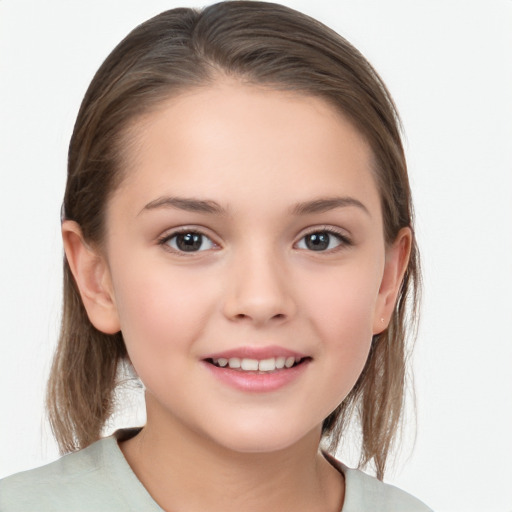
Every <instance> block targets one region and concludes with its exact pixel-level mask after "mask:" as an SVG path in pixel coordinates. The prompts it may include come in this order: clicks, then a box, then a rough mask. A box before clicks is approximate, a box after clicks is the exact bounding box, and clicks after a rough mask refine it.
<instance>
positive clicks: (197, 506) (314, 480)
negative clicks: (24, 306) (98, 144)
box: [63, 81, 411, 512]
mask: <svg viewBox="0 0 512 512" xmlns="http://www.w3.org/2000/svg"><path fill="white" fill-rule="evenodd" d="M133 134H134V141H133V142H134V143H133V144H130V145H129V149H128V150H127V155H126V156H127V158H126V161H127V162H129V165H128V166H127V169H126V178H125V179H124V181H123V183H122V184H121V186H120V187H119V189H118V190H117V191H115V193H114V194H113V196H112V198H111V200H110V202H109V204H108V210H107V221H106V227H107V230H106V232H107V235H106V239H105V241H104V244H103V246H102V248H101V249H99V248H94V247H91V246H89V245H88V244H87V243H86V242H85V241H84V240H83V238H82V235H81V231H80V228H79V226H77V225H76V224H75V223H73V222H71V221H66V222H64V223H63V237H64V244H65V249H66V254H67V257H68V260H69V262H70V265H71V268H72V271H73V273H74V275H75V278H76V281H77V283H78V286H79V289H80V292H81V295H82V299H83V301H84V304H85V306H86V309H87V311H88V314H89V317H90V319H91V321H92V323H93V324H94V325H95V326H96V327H97V328H98V329H100V330H102V331H104V332H108V333H113V332H117V331H119V330H122V332H123V336H124V339H125V342H126V345H127V349H128V353H129V356H130V359H131V361H132V364H133V366H134V368H135V370H136V372H137V374H138V375H139V377H140V378H141V380H142V381H143V383H144V384H145V386H146V402H147V403H146V406H147V425H146V427H145V428H144V429H143V430H142V432H141V433H140V434H139V435H137V436H136V437H135V438H133V439H131V440H129V441H126V442H124V443H122V445H121V448H122V450H123V453H124V454H125V457H126V458H127V460H128V462H129V463H130V465H131V466H132V468H133V470H134V471H135V473H136V474H137V476H138V477H139V479H140V480H141V481H142V483H143V484H144V485H145V486H146V488H147V489H148V491H149V492H150V494H151V495H152V496H153V498H154V499H155V500H156V501H157V502H158V503H159V504H160V506H161V507H163V508H164V509H166V510H210V511H215V510H223V511H224V512H226V511H230V510H240V509H243V510H246V511H249V512H250V511H253V510H254V511H256V510H294V511H302V510H304V511H306V510H308V511H316V510H318V511H320V510H321V511H324V512H325V511H332V512H335V511H339V510H340V509H341V506H342V503H343V497H344V482H343V477H342V475H340V474H339V473H338V472H337V471H336V470H335V469H334V468H333V467H332V466H331V465H330V464H329V463H328V462H326V460H325V459H324V457H323V456H322V455H321V453H320V452H319V449H318V445H319V441H320V434H321V425H322V421H323V420H324V419H325V418H326V417H327V416H328V415H329V413H331V412H332V411H333V410H334V409H335V408H336V406H337V405H338V404H339V403H340V402H341V401H342V400H343V399H344V398H345V397H346V395H347V394H348V393H349V391H350V389H351V388H352V387H353V385H354V384H355V382H356V380H357V378H358V376H359V375H360V373H361V370H362V369H363V366H364V364H365V361H366V358H367V355H368V351H369V348H370V343H371V339H372V335H373V334H376V333H378V332H381V331H382V330H383V329H384V328H385V327H386V326H387V324H388V322H389V319H390V316H391V314H392V311H393V307H394V304H395V301H396V296H397V293H398V289H399V285H400V282H401V280H402V277H403V273H404V270H405V267H406V264H407V259H408V255H409V249H410V240H411V235H410V231H409V230H408V229H403V230H402V231H400V233H399V235H398V237H397V239H396V241H395V242H394V243H393V245H391V246H386V244H385V241H384V236H383V222H382V214H381V205H380V198H379V193H378V190H377V187H376V185H375V181H374V177H373V175H372V171H371V168H372V153H371V150H370V148H369V147H368V145H367V143H366V142H365V140H364V139H363V138H362V137H361V136H360V135H359V133H358V132H357V131H356V130H355V129H354V128H353V126H352V125H351V124H350V123H349V122H348V121H347V120H346V119H345V118H344V117H343V116H341V115H340V114H339V113H337V112H335V111H334V109H333V108H332V107H331V106H329V105H327V104H326V103H325V102H324V101H323V100H321V99H318V98H313V97H309V96H304V95H298V94H292V93H285V92H278V91H272V90H268V89H263V88H258V87H254V86H247V85H241V84H239V83H236V82H231V81H219V82H218V83H217V84H216V85H215V86H209V87H208V88H201V89H197V90H194V91H191V92H189V93H187V94H183V95H181V96H179V97H177V98H173V99H171V100H169V101H168V102H166V103H165V104H163V105H161V107H160V108H159V109H158V110H157V111H155V112H153V113H150V114H148V115H147V116H146V117H145V118H144V119H142V120H139V121H138V122H137V124H136V126H135V127H134V130H133ZM169 198H181V199H183V198H188V199H190V198H192V199H194V200H202V201H209V202H212V201H214V202H215V203H216V204H217V205H218V206H219V207H220V208H221V209H222V211H221V212H206V211H189V209H183V208H182V206H183V204H184V203H180V204H177V203H176V201H174V202H173V203H172V204H171V202H170V201H169ZM332 198H343V201H341V202H340V201H338V203H337V205H334V204H333V203H329V204H327V203H326V204H324V205H323V206H324V207H323V209H320V211H313V210H314V208H313V207H312V206H311V205H312V204H313V203H314V201H318V200H325V199H332ZM188 204H189V207H190V203H188ZM208 204H210V203H208ZM297 205H302V208H299V207H298V206H297ZM305 205H306V206H307V205H309V208H307V207H305ZM180 206H181V207H180ZM196 209H197V205H196ZM298 210H301V211H298ZM178 228H184V229H185V230H186V231H187V232H198V233H202V234H203V235H204V238H203V245H201V250H198V251H194V252H180V251H179V249H178V246H177V245H176V241H177V239H176V237H174V238H172V237H173V236H174V235H175V234H176V229H178ZM326 231H332V232H334V233H335V234H331V235H328V238H329V246H328V248H327V249H326V250H320V251H315V250H311V249H310V248H308V246H307V244H306V238H305V237H307V235H309V234H311V233H319V232H323V233H325V232H326ZM267 346H278V347H282V348H283V349H288V350H293V351H297V352H299V353H301V354H304V355H306V356H307V357H308V363H307V366H306V367H305V369H304V370H303V371H302V372H301V373H300V375H299V376H298V377H297V378H295V379H293V380H292V381H291V382H289V383H287V384H286V385H284V386H282V387H280V388H279V389H277V390H274V391H271V392H263V393H261V392H250V391H246V390H245V391H244V390H240V389H237V388H233V387H232V386H230V385H227V384H226V383H224V382H222V381H220V380H219V379H218V378H217V377H216V375H215V373H214V372H212V371H210V370H211V367H210V368H209V367H208V365H209V363H206V362H205V358H206V357H207V356H208V355H210V354H212V353H219V352H222V351H226V350H231V349H239V348H240V347H244V348H247V347H249V348H258V347H267Z"/></svg>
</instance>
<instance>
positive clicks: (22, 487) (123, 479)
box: [0, 431, 432, 512]
mask: <svg viewBox="0 0 512 512" xmlns="http://www.w3.org/2000/svg"><path fill="white" fill-rule="evenodd" d="M119 435H123V437H124V436H125V435H126V432H124V433H123V432H122V431H121V432H120V433H119V434H117V438H118V437H119ZM117 438H116V436H111V437H107V438H104V439H101V440H100V441H97V442H96V443H94V444H92V445H91V446H89V447H87V448H85V449H84V450H81V451H79V452H75V453H71V454H69V455H65V456H64V457H62V458H61V459H59V460H57V461H55V462H53V463H51V464H48V465H46V466H43V467H40V468H37V469H32V470H30V471H25V472H23V473H18V474H16V475H13V476H10V477H8V478H5V479H3V480H0V511H1V512H64V511H65V512H163V510H162V509H161V508H160V507H159V506H158V504H157V503H156V502H155V501H154V500H153V498H152V497H151V496H150V494H149V493H148V491H147V490H146V489H145V487H144V486H143V485H142V483H141V482H140V481H139V480H138V478H137V477H136V476H135V474H134V473H133V471H132V470H131V468H130V466H129V464H128V462H127V461H126V459H125V458H124V456H123V453H122V452H121V449H120V448H119V445H118V442H117ZM329 461H330V462H331V464H333V465H334V466H335V467H336V469H338V471H340V472H341V473H343V475H344V476H345V503H344V505H343V509H342V510H341V512H432V511H431V510H430V509H429V508H428V507H426V506H425V505H424V504H423V503H421V502H420V501H419V500H417V499H416V498H414V497H413V496H411V495H410V494H407V493H406V492H404V491H402V490H400V489H398V488H397V487H393V486H391V485H387V484H384V483H383V482H381V481H379V480H377V479H376V478H373V477H370V476H368V475H366V474H365V473H363V472H362V471H359V470H356V469H350V468H347V467H346V466H344V465H343V464H341V463H340V462H338V461H335V460H334V459H332V458H330V457H329Z"/></svg>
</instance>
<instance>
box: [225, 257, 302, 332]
mask: <svg viewBox="0 0 512 512" xmlns="http://www.w3.org/2000/svg"><path fill="white" fill-rule="evenodd" d="M227 279H228V282H227V293H226V295H225V299H224V305H223V310H224V315H225V316H226V317H227V318H228V319H229V320H231V321H244V322H251V323H253V324H255V325H259V326H262V325H266V324H269V323H283V322H286V321H287V320H289V319H290V318H292V317H293V315H294V314H295V312H296V304H295V300H294V297H293V292H292V283H291V282H290V281H291V280H290V279H289V272H288V270H287V268H286V264H285V263H284V262H283V261H282V259H281V258H279V257H278V256H277V255H275V254H272V251H261V250H252V251H247V252H246V253H245V254H240V255H239V256H238V258H237V259H236V261H232V262H231V265H230V271H229V275H228V276H227Z"/></svg>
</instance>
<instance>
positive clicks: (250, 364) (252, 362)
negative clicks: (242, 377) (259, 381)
mask: <svg viewBox="0 0 512 512" xmlns="http://www.w3.org/2000/svg"><path fill="white" fill-rule="evenodd" d="M241 367H242V370H252V371H254V370H257V369H258V360H257V359H245V358H244V359H242V364H241Z"/></svg>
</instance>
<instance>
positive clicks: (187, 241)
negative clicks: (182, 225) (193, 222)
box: [165, 231, 214, 252]
mask: <svg viewBox="0 0 512 512" xmlns="http://www.w3.org/2000/svg"><path fill="white" fill-rule="evenodd" d="M165 243H166V244H167V245H168V246H169V247H171V248H172V249H174V250H175V251H179V252H199V251H207V250H208V249H212V248H213V247H214V243H213V242H212V241H211V240H210V239H209V238H208V237H207V236H205V235H203V234H201V233H197V232H195V231H190V232H184V233H177V234H175V235H172V236H170V237H168V238H167V239H166V240H165Z"/></svg>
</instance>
